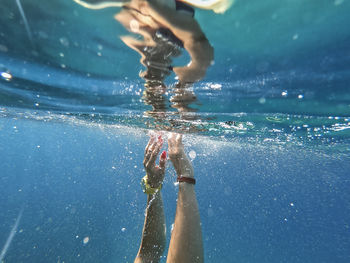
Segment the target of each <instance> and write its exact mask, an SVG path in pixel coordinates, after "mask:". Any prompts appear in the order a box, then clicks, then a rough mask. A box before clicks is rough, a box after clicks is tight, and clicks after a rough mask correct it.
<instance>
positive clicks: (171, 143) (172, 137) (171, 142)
mask: <svg viewBox="0 0 350 263" xmlns="http://www.w3.org/2000/svg"><path fill="white" fill-rule="evenodd" d="M175 138H176V133H170V135H169V137H168V145H169V147H170V148H172V147H174V144H175Z"/></svg>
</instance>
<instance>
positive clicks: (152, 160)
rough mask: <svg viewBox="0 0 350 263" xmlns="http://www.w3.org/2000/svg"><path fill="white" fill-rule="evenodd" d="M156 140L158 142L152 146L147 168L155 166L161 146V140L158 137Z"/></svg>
mask: <svg viewBox="0 0 350 263" xmlns="http://www.w3.org/2000/svg"><path fill="white" fill-rule="evenodd" d="M158 139H159V140H158V142H156V143H155V144H154V145H155V146H154V149H152V153H151V156H150V158H149V161H148V163H147V166H150V165H155V163H156V159H157V156H158V154H159V151H160V149H161V148H162V146H163V139H162V138H161V137H160V136H159V137H158Z"/></svg>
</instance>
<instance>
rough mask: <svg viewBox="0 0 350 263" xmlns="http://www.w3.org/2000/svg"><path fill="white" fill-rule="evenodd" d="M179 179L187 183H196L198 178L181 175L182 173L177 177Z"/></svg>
mask: <svg viewBox="0 0 350 263" xmlns="http://www.w3.org/2000/svg"><path fill="white" fill-rule="evenodd" d="M177 181H178V182H179V183H181V182H185V183H189V184H196V179H194V178H192V177H185V176H181V175H180V176H178V177H177Z"/></svg>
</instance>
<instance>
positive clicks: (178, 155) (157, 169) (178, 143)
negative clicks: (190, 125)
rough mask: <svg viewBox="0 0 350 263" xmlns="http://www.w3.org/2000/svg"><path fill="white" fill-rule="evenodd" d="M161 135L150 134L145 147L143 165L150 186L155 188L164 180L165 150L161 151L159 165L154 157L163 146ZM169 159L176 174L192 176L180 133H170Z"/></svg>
mask: <svg viewBox="0 0 350 263" xmlns="http://www.w3.org/2000/svg"><path fill="white" fill-rule="evenodd" d="M163 142H164V141H163V138H162V136H161V135H160V136H158V137H157V136H155V135H151V138H150V140H149V142H148V144H147V146H146V149H145V157H144V160H143V165H144V167H145V170H146V173H147V175H148V182H149V184H150V186H151V187H152V188H157V187H158V186H159V185H160V184H161V183H162V182H163V180H164V175H165V165H166V161H167V158H166V151H163V152H162V154H161V155H160V158H159V165H156V159H157V156H158V154H159V152H160V149H161V148H162V146H163ZM168 154H169V159H170V161H171V162H172V163H173V166H174V168H175V171H176V173H177V175H178V176H185V177H194V174H193V167H192V164H191V162H190V161H189V159H188V157H187V155H186V154H185V151H184V146H183V144H182V135H180V134H174V133H172V134H171V135H170V136H169V138H168Z"/></svg>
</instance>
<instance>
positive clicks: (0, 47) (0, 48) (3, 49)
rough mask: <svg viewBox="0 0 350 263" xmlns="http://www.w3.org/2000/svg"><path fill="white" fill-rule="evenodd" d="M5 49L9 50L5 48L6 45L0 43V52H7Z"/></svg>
mask: <svg viewBox="0 0 350 263" xmlns="http://www.w3.org/2000/svg"><path fill="white" fill-rule="evenodd" d="M7 51H9V49H8V48H7V46H5V45H1V44H0V52H7Z"/></svg>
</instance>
